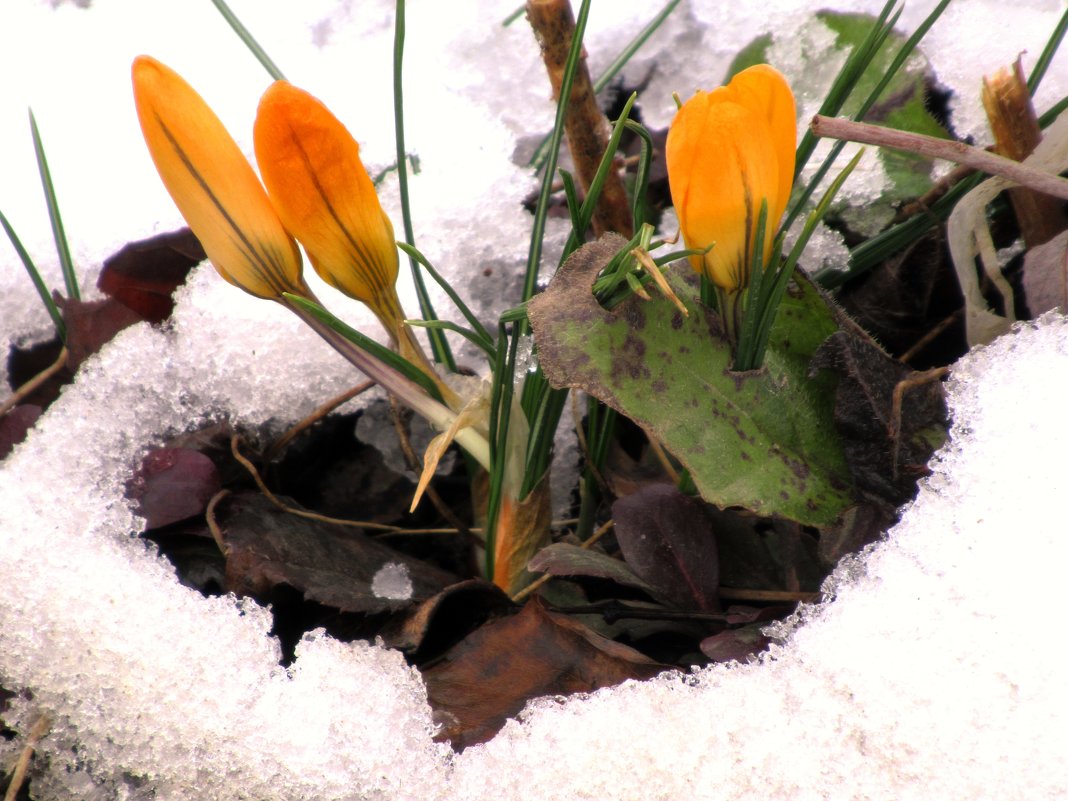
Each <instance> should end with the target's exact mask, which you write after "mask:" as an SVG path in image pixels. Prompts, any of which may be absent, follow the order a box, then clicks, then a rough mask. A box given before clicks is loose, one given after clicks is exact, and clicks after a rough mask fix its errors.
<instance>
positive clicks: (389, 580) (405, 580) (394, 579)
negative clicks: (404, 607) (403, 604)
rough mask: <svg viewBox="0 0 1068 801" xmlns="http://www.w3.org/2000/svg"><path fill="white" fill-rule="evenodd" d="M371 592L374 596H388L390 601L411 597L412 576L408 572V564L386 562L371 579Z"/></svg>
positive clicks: (404, 599)
mask: <svg viewBox="0 0 1068 801" xmlns="http://www.w3.org/2000/svg"><path fill="white" fill-rule="evenodd" d="M371 592H373V593H374V594H375V597H376V598H388V599H389V600H391V601H406V600H408V599H409V598H411V597H412V577H411V576H410V575H409V574H408V566H407V565H402V564H399V563H397V562H386V563H385V564H384V565H382V567H380V568H379V569H378V572H377V573H375V575H374V578H372V579H371Z"/></svg>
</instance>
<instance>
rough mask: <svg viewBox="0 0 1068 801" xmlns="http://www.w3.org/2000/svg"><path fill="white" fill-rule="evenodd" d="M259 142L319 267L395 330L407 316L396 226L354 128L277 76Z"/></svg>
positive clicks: (276, 189)
mask: <svg viewBox="0 0 1068 801" xmlns="http://www.w3.org/2000/svg"><path fill="white" fill-rule="evenodd" d="M254 141H255V146H256V161H257V162H258V163H259V165H260V174H261V175H262V176H263V182H264V184H265V185H266V186H267V193H268V195H270V198H271V202H272V203H273V204H274V207H275V209H277V211H278V214H279V216H280V217H281V218H282V222H283V223H285V226H286V228H287V229H289V231H291V232H292V233H293V235H294V236H295V237H296V238H297V239H299V240H300V243H301V244H302V245H304V251H305V252H306V253H307V254H308V258H309V259H310V260H311V263H312V266H313V267H314V268H315V271H316V272H317V273H319V275H320V276H321V277H322V279H323V280H324V281H326V282H327V283H328V284H330V285H331V286H334V287H336V288H337V289H339V290H341V291H342V292H344V293H345V294H346V295H349V296H350V297H353V298H356V299H357V300H360V301H362V302H364V303H366V304H367V305H368V306H369V307H370V308H371V310H372V311H374V312H375V314H376V315H377V316H378V317H379V319H380V320H382V323H383V324H384V325H385V326H386V328H387V330H388V331H390V333H391V334H395V333H396V327H397V325H398V323H399V322H400V321H401V320H403V319H404V315H403V313H402V312H401V309H400V302H399V301H398V299H397V292H396V288H395V284H396V281H397V269H398V259H397V246H396V243H395V241H394V238H393V225H392V224H391V223H390V221H389V217H387V216H386V213H385V212H384V211H383V210H382V205H381V204H380V203H379V201H378V195H377V193H376V192H375V188H374V184H372V183H371V179H370V177H368V175H367V170H365V169H364V166H363V163H362V162H361V161H360V146H359V144H357V142H356V140H355V139H354V138H353V137H352V134H350V133H349V132H348V130H347V129H346V128H345V126H344V125H342V123H341V122H340V120H338V119H337V117H335V116H334V115H333V114H332V113H331V112H330V110H329V109H327V107H326V106H324V105H323V104H322V103H321V102H320V101H319V100H317V99H316V98H315V97H313V96H312V95H310V94H308V93H307V92H305V91H304V90H303V89H298V88H296V87H295V86H292V85H290V84H289V83H287V82H285V81H277V82H275V83H274V84H273V85H271V87H270V88H269V89H268V90H267V91H266V92H264V94H263V97H262V98H261V100H260V106H259V110H258V111H257V113H256V126H255V129H254Z"/></svg>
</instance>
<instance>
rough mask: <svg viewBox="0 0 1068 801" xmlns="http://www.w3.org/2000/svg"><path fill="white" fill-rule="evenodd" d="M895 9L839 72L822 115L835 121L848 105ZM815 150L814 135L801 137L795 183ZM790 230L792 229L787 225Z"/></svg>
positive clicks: (887, 8)
mask: <svg viewBox="0 0 1068 801" xmlns="http://www.w3.org/2000/svg"><path fill="white" fill-rule="evenodd" d="M895 5H897V0H887V1H886V3H885V4H884V5H883V8H882V11H880V12H879V16H878V17H877V18H876V20H875V23H874V24H873V25H872V27H871V30H870V31H868V35H867V36H866V37H865V39H864V41H863V42H861V43H860V44H859V45H858V46H857V47H856V48H854V49H853V52H851V53H850V54H849V57H848V58H847V59H846V62H845V64H843V65H842V69H841V70H839V71H838V75H837V76H836V77H835V79H834V82H833V83H832V84H831V88H830V89H829V90H828V92H827V96H826V97H825V98H824V99H823V103H822V104H821V105H820V110H819V113H820V114H822V115H824V116H827V117H834V116H837V114H838V112H839V111H841V109H842V106H843V105H845V102H846V100H847V99H848V98H849V95H850V94H851V93H852V92H853V89H854V88H855V87H856V85H857V81H859V80H860V78H861V76H862V75H863V74H864V71H865V70H866V69H867V68H868V66H869V65H870V64H871V61H872V59H873V58H874V57H875V54H876V53H877V52H878V49H879V45H880V44H882V42H883V41H885V39H886V36H887V35H888V34H889V32H890V30H892V28H893V25H894V23H895V22H896V21H897V19H898V15H899V14H900V13H901V11H900V9H898V10H897V12H896V13H893V12H894V6H895ZM815 149H816V137H815V136H813V135H812V133H811V131H806V133H805V135H804V136H802V137H801V143H800V144H799V145H798V146H797V158H796V159H795V161H794V179H795V180H796V179H797V177H798V176H800V175H801V173H802V172H803V171H804V169H805V166H806V165H807V164H808V160H809V158H810V157H811V156H812V152H813V151H814V150H815ZM787 227H789V226H788V225H787Z"/></svg>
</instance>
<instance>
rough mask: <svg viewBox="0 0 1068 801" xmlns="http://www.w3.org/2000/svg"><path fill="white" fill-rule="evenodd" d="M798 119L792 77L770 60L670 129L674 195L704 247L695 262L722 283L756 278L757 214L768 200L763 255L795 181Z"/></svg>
mask: <svg viewBox="0 0 1068 801" xmlns="http://www.w3.org/2000/svg"><path fill="white" fill-rule="evenodd" d="M796 137H797V121H796V112H795V107H794V97H793V93H792V92H791V91H790V87H789V85H788V84H787V83H786V79H785V78H784V77H783V76H782V74H781V73H779V72H778V71H777V70H775V69H773V68H772V67H769V66H768V65H767V64H759V65H757V66H754V67H749V68H748V69H746V70H743V71H742V72H739V73H738V74H737V75H735V76H734V78H732V79H731V81H730V83H728V84H727V85H726V86H721V87H719V88H718V89H714V90H712V91H711V92H698V93H697V94H696V95H694V96H693V97H692V98H690V99H689V100H688V101H686V103H684V104H683V106H682V108H680V109H679V111H678V113H677V114H676V115H675V119H674V121H673V122H672V123H671V128H670V130H669V131H668V138H667V147H666V159H667V171H668V181H669V183H670V186H671V199H672V202H673V204H674V206H675V211H676V213H677V215H678V218H679V226H680V228H681V230H682V236H683V239H684V240H685V242H686V246H687V247H688V248H690V249H692V250H704V249H706V248H708V247H709V246H712V247H711V250H709V251H708V252H707V253H705V254H704V255H700V254H699V255H695V256H690V264H691V265H692V266H693V268H694V269H695V270H697V271H698V272H701V273H704V274H705V275H706V276H707V277H708V279H709V280H710V281H712V282H713V283H714V284H716V285H717V286H719V287H720V288H722V289H724V290H726V291H728V292H734V291H737V290H739V289H743V288H745V287H746V286H747V285H748V283H749V270H750V265H751V264H752V259H753V251H754V249H755V242H754V239H755V234H756V228H757V220H758V218H759V215H760V207H761V202H762V201H767V204H768V216H767V227H766V231H767V234H766V236H765V239H764V249H763V254H762V256H763V261H764V264H767V261H768V259H769V258H770V256H771V249H772V244H773V239H774V232H775V228H776V227H777V226H778V223H779V220H780V219H781V218H782V215H783V212H784V211H785V210H786V203H787V201H788V200H789V198H790V190H791V188H792V186H793V174H794V151H795V149H796V141H797V139H796Z"/></svg>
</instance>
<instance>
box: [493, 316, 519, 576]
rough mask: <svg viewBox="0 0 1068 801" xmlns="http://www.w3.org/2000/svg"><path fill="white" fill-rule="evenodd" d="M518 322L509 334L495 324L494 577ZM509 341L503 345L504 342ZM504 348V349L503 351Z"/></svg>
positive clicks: (502, 325) (510, 413) (511, 405)
mask: <svg viewBox="0 0 1068 801" xmlns="http://www.w3.org/2000/svg"><path fill="white" fill-rule="evenodd" d="M519 332H520V325H519V324H516V325H513V326H512V332H511V336H509V334H508V329H507V327H506V326H505V324H504V323H498V326H497V359H496V361H495V362H494V365H493V385H492V387H491V389H490V419H489V442H490V465H491V469H490V474H489V497H488V499H487V502H486V526H485V542H486V563H485V564H486V576H487V577H491V578H492V576H493V571H494V566H495V565H494V563H495V560H496V553H495V552H496V549H497V548H496V545H497V518H498V517H499V516H500V513H501V504H502V501H503V497H504V480H505V475H504V474H505V469H506V467H507V464H508V429H509V424H510V423H511V418H512V408H513V404H512V398H513V397H514V395H515V363H516V357H517V354H518V352H519V340H520V338H521V334H520V333H519ZM506 342H507V343H508V347H507V348H505V347H504V344H505V343H506ZM506 351H507V352H506Z"/></svg>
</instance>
